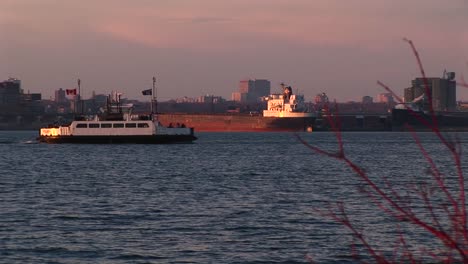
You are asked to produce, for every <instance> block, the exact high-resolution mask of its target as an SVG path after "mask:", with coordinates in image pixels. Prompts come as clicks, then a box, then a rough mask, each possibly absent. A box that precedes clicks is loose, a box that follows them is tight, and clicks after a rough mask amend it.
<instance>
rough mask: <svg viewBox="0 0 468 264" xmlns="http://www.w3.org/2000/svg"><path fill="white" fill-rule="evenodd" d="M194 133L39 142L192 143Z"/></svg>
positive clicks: (60, 138) (44, 138)
mask: <svg viewBox="0 0 468 264" xmlns="http://www.w3.org/2000/svg"><path fill="white" fill-rule="evenodd" d="M196 139H197V137H195V136H193V135H150V136H55V137H54V136H40V137H38V138H37V140H38V141H39V142H44V143H50V144H62V143H68V144H70V143H75V144H177V143H192V142H193V141H194V140H196Z"/></svg>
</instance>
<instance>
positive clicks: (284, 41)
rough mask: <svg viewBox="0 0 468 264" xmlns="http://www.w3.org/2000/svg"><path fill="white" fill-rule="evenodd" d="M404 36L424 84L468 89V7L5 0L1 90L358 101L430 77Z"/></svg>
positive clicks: (363, 0) (346, 0) (330, 1)
mask: <svg viewBox="0 0 468 264" xmlns="http://www.w3.org/2000/svg"><path fill="white" fill-rule="evenodd" d="M403 38H408V39H411V40H412V41H413V42H414V44H415V45H416V48H417V50H418V52H419V54H420V56H421V60H422V63H423V65H424V68H425V71H426V74H427V76H429V77H442V74H443V71H444V70H447V71H454V72H456V74H457V80H460V78H461V77H462V75H463V74H464V75H465V76H467V78H465V79H468V0H449V1H442V0H235V1H233V0H80V1H72V0H0V80H4V79H7V78H8V77H15V78H18V79H21V81H22V88H23V89H24V91H25V92H27V91H30V92H31V93H33V92H40V93H42V94H43V98H45V99H47V98H50V97H51V96H53V94H54V90H56V89H59V88H64V89H69V88H73V87H76V86H77V84H76V82H77V81H76V80H77V79H78V78H80V79H81V87H82V93H83V96H84V97H85V98H86V97H89V96H90V95H91V92H92V91H95V92H96V93H104V94H107V93H110V91H113V90H114V91H119V92H123V93H124V96H125V97H128V98H134V99H140V100H141V99H144V97H143V96H142V95H141V91H142V90H144V89H148V88H150V87H151V86H152V77H153V76H156V79H157V83H156V86H157V91H158V94H157V96H158V98H159V99H160V100H168V99H170V98H178V97H183V96H188V97H198V96H201V95H205V94H210V95H211V94H213V95H216V96H223V97H225V98H227V99H230V98H231V93H232V92H235V91H237V90H238V85H239V81H240V80H242V79H247V78H251V79H268V80H270V81H271V85H272V92H279V87H280V85H279V84H280V83H281V82H284V83H286V84H288V85H291V86H292V87H293V89H294V91H295V92H299V93H302V94H304V95H305V96H306V100H312V98H313V97H314V96H315V95H316V94H318V93H322V92H325V93H327V95H328V97H329V98H330V99H332V100H333V99H335V100H337V101H351V100H354V101H360V100H361V98H362V96H364V95H370V96H373V97H374V98H376V96H377V94H379V93H382V92H385V91H384V90H383V89H382V88H381V87H380V86H378V85H377V84H376V83H377V81H382V82H383V83H385V84H386V85H388V86H389V87H391V88H392V89H393V90H394V91H395V92H396V93H397V94H400V95H402V94H403V89H404V88H406V87H409V86H410V83H411V80H412V79H414V78H416V77H420V76H421V74H420V71H419V68H418V65H417V62H416V59H415V58H414V56H413V54H412V51H411V48H410V46H409V45H408V44H407V43H406V42H404V41H403ZM457 97H458V98H457V99H458V100H468V89H467V88H461V87H459V88H458V90H457Z"/></svg>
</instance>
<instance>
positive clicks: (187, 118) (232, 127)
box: [158, 114, 315, 132]
mask: <svg viewBox="0 0 468 264" xmlns="http://www.w3.org/2000/svg"><path fill="white" fill-rule="evenodd" d="M158 119H159V121H160V122H161V123H163V124H164V125H166V126H167V125H169V124H172V125H176V124H177V123H179V124H184V125H185V126H187V127H193V128H194V129H195V130H196V131H202V132H224V131H226V132H260V131H265V132H268V131H272V132H273V131H285V132H286V131H288V132H298V131H306V130H307V129H308V128H311V127H312V126H313V124H314V122H315V117H263V116H258V115H253V116H252V115H241V114H239V115H226V114H159V115H158Z"/></svg>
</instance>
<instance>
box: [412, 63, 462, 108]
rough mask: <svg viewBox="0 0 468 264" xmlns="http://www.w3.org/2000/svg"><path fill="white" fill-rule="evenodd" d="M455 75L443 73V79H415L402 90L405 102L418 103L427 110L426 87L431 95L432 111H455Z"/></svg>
mask: <svg viewBox="0 0 468 264" xmlns="http://www.w3.org/2000/svg"><path fill="white" fill-rule="evenodd" d="M456 85H457V84H456V82H455V73H454V72H448V73H444V77H443V78H437V77H431V78H416V79H414V80H412V81H411V87H409V88H406V89H405V90H404V98H405V102H407V103H410V102H414V103H419V104H420V105H421V106H422V107H423V109H424V110H428V109H429V99H428V98H429V97H428V95H427V94H426V87H427V90H428V92H429V93H431V95H432V108H433V110H434V111H437V112H443V111H456V108H457V94H456Z"/></svg>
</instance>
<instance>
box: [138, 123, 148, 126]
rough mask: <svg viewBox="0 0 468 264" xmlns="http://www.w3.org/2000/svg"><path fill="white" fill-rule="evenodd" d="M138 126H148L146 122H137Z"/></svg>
mask: <svg viewBox="0 0 468 264" xmlns="http://www.w3.org/2000/svg"><path fill="white" fill-rule="evenodd" d="M138 127H149V125H148V123H139V124H138Z"/></svg>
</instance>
